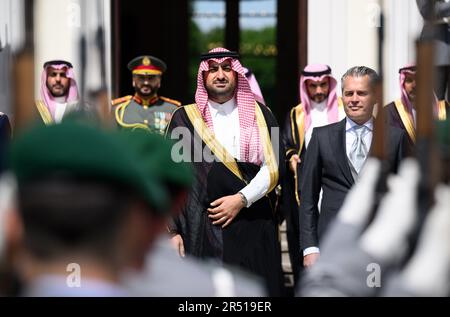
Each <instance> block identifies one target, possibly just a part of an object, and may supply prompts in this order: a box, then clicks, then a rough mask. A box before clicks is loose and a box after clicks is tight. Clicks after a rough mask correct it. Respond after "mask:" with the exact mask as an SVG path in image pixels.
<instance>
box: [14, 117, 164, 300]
mask: <svg viewBox="0 0 450 317" xmlns="http://www.w3.org/2000/svg"><path fill="white" fill-rule="evenodd" d="M67 140H72V141H71V142H67ZM161 142H162V141H161ZM159 143H160V142H156V141H155V142H153V145H154V147H153V148H154V150H155V152H157V153H159V151H160V150H161V149H162V148H161V146H160V144H159ZM126 146H127V144H126V143H124V142H122V141H121V138H118V137H117V135H114V134H112V135H110V134H107V133H105V132H102V131H100V130H98V129H95V128H92V127H90V126H88V125H81V124H78V123H73V122H63V123H62V124H60V125H52V126H49V127H45V126H40V127H37V128H33V129H31V130H29V131H27V132H25V133H24V134H22V135H21V136H19V137H18V138H16V140H15V142H14V143H13V144H12V147H11V163H12V164H11V168H12V171H13V173H14V174H15V176H16V178H17V181H18V194H17V195H18V199H17V201H18V206H17V207H18V212H17V213H16V219H17V221H15V222H12V223H14V224H15V225H14V226H11V227H9V228H10V231H11V232H15V233H16V234H15V235H13V234H11V235H10V237H9V238H8V241H9V242H10V243H11V245H15V244H14V241H16V242H17V241H18V243H19V245H20V246H21V248H20V251H21V252H19V253H18V257H19V258H18V262H17V263H21V265H20V266H19V267H18V268H17V269H18V271H19V274H20V276H21V277H22V278H23V281H24V283H25V289H24V290H23V292H22V294H23V295H25V296H33V297H34V296H101V297H103V296H124V295H127V292H126V290H125V289H124V288H123V287H122V286H121V284H120V283H119V278H120V275H121V273H122V272H123V271H125V270H128V269H130V268H131V269H135V270H137V271H139V270H141V269H142V268H143V265H144V260H145V257H146V255H147V253H148V250H149V248H150V247H151V246H152V245H153V243H154V241H155V240H156V239H157V238H158V237H159V236H160V235H161V234H162V233H163V232H164V231H165V228H166V219H167V218H166V217H167V216H168V215H169V210H170V207H169V200H170V199H169V191H168V188H167V187H166V186H165V184H164V183H163V182H162V181H161V176H158V175H156V174H155V173H152V172H151V171H148V170H147V169H146V168H144V167H143V166H142V165H141V164H140V162H141V160H140V158H141V156H140V154H138V153H137V152H136V151H134V150H133V148H132V147H131V146H130V147H129V148H128V151H123V149H124V147H126ZM148 159H149V160H150V159H152V158H150V157H148ZM153 159H154V160H156V161H158V159H157V157H154V158H153ZM156 161H155V162H156ZM158 162H159V161H158ZM149 164H151V163H150V162H149ZM14 236H15V237H17V238H16V240H14V239H13V237H14ZM71 263H72V264H73V265H72V266H70V265H71ZM77 267H78V268H79V269H81V273H80V274H82V275H80V276H78V281H79V283H77V275H76V274H77V273H76V272H77ZM68 270H69V271H70V272H68ZM71 273H74V274H73V275H70V274H71ZM69 275H70V276H69ZM79 278H82V279H81V280H79Z"/></svg>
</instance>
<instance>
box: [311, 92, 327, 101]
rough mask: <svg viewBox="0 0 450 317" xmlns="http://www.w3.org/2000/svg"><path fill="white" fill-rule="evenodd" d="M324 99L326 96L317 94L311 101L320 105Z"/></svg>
mask: <svg viewBox="0 0 450 317" xmlns="http://www.w3.org/2000/svg"><path fill="white" fill-rule="evenodd" d="M326 98H327V96H326V95H325V94H317V95H314V96H313V97H312V98H311V99H312V101H314V102H315V103H321V102H323V101H324V100H325V99H326Z"/></svg>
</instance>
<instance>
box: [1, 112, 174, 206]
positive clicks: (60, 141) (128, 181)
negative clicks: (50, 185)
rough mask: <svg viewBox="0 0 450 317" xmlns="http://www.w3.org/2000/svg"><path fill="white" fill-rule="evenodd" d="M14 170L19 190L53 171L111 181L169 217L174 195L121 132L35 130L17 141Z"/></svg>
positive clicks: (69, 126)
mask: <svg viewBox="0 0 450 317" xmlns="http://www.w3.org/2000/svg"><path fill="white" fill-rule="evenodd" d="M9 159H10V166H11V168H12V171H13V172H14V174H15V175H16V177H17V180H18V182H19V186H20V184H21V183H26V182H27V181H34V180H39V178H43V177H45V176H46V175H48V174H49V173H59V172H61V173H66V174H68V175H70V176H74V177H78V178H86V179H95V180H101V181H111V182H116V183H118V184H122V185H125V186H127V187H128V188H130V189H133V190H134V191H135V192H136V193H138V194H139V195H140V196H141V197H142V198H143V199H145V200H146V201H147V202H148V204H149V205H150V206H151V207H152V210H154V211H156V212H158V213H159V214H166V213H167V211H168V210H167V206H168V204H169V196H168V192H167V191H166V190H165V188H164V186H162V185H161V184H160V183H159V182H158V180H157V179H156V177H150V176H149V175H148V174H146V172H145V171H144V170H143V168H142V166H141V165H140V164H138V163H137V162H139V158H138V156H137V153H136V152H135V151H133V150H130V149H129V147H128V146H127V145H126V144H125V143H123V142H121V139H120V138H118V137H117V134H116V133H111V134H109V133H107V132H105V131H102V130H100V129H98V128H95V127H93V126H90V125H87V124H81V123H77V122H71V121H67V122H63V123H61V124H59V125H51V126H43V125H39V126H35V127H32V128H31V129H29V130H27V131H25V132H24V133H22V134H21V135H19V136H18V137H17V138H16V139H15V140H14V141H13V143H12V146H11V151H10V155H9Z"/></svg>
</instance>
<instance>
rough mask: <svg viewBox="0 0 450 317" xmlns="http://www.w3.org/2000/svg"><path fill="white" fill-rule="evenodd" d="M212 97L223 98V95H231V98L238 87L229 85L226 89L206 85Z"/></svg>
mask: <svg viewBox="0 0 450 317" xmlns="http://www.w3.org/2000/svg"><path fill="white" fill-rule="evenodd" d="M206 90H207V92H208V95H209V97H210V99H221V98H223V97H227V98H228V97H229V98H230V99H231V98H232V97H233V96H234V92H235V90H236V87H233V86H229V87H227V88H226V89H217V88H215V87H206Z"/></svg>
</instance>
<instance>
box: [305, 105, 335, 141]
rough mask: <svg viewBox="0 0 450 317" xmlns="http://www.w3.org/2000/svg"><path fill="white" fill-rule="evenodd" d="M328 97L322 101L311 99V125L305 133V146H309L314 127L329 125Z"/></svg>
mask: <svg viewBox="0 0 450 317" xmlns="http://www.w3.org/2000/svg"><path fill="white" fill-rule="evenodd" d="M327 102H328V99H325V100H324V101H323V102H321V103H316V102H314V101H311V112H310V115H311V126H310V127H309V129H308V130H307V131H306V134H305V146H306V148H308V145H309V141H311V136H312V132H313V129H314V128H317V127H323V126H325V125H328V124H329V123H328V109H327Z"/></svg>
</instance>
